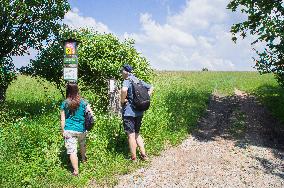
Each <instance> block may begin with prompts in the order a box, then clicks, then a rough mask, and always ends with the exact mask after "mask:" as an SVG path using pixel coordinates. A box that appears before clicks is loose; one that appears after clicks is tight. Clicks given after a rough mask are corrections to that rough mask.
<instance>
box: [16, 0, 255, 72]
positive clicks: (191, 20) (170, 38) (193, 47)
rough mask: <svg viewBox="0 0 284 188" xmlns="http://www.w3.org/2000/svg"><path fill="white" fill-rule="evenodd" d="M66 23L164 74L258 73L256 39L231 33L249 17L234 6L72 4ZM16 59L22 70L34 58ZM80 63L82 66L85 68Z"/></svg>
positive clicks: (170, 0)
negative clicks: (111, 41)
mask: <svg viewBox="0 0 284 188" xmlns="http://www.w3.org/2000/svg"><path fill="white" fill-rule="evenodd" d="M69 2H70V4H71V11H69V12H68V13H67V14H66V15H65V18H64V20H63V22H64V23H66V24H68V25H70V26H71V27H74V28H79V27H92V28H94V29H96V30H97V31H99V32H105V33H113V34H115V35H116V36H118V37H119V38H120V39H121V40H123V39H125V38H132V39H135V41H136V42H135V47H136V49H137V50H138V51H139V52H141V53H142V55H143V56H145V57H146V58H147V59H148V60H149V62H150V64H151V66H152V67H153V68H154V69H158V70H201V69H202V68H205V67H206V68H208V69H209V70H218V71H252V70H254V69H253V68H252V67H253V65H254V64H253V60H252V57H253V56H255V54H254V52H253V50H252V48H251V46H250V43H251V42H252V41H253V40H252V37H248V38H246V39H244V40H238V42H237V43H236V44H235V43H234V42H233V41H232V40H231V38H232V35H231V33H230V27H231V26H232V24H233V23H237V22H240V21H242V20H244V19H245V18H246V17H245V15H242V14H241V13H236V12H235V13H232V12H231V11H230V10H227V9H226V5H227V4H228V3H229V0H143V1H142V0H108V1H105V0H70V1H69ZM35 55H36V51H34V50H31V55H30V56H24V57H15V58H14V61H15V64H16V66H17V67H20V66H22V65H27V63H28V62H29V59H31V58H34V56H35ZM79 63H80V62H79Z"/></svg>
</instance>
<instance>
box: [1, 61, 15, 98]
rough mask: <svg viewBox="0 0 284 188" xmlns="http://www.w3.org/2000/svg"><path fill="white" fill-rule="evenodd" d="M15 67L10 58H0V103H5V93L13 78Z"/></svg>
mask: <svg viewBox="0 0 284 188" xmlns="http://www.w3.org/2000/svg"><path fill="white" fill-rule="evenodd" d="M14 70H15V66H14V64H13V63H12V59H11V58H0V88H1V89H0V103H1V102H4V101H5V92H6V90H7V88H8V86H9V83H11V82H12V81H13V80H14V79H15V78H16V74H15V71H14Z"/></svg>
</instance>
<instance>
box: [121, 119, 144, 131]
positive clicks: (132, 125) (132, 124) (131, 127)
mask: <svg viewBox="0 0 284 188" xmlns="http://www.w3.org/2000/svg"><path fill="white" fill-rule="evenodd" d="M142 118H143V116H138V117H131V116H125V117H123V127H124V131H125V132H126V133H134V132H135V133H139V131H140V127H141V123H142Z"/></svg>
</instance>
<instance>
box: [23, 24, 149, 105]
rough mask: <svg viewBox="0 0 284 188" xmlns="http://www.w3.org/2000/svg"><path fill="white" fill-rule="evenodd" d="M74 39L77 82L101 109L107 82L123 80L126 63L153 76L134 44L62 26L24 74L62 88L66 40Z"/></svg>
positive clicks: (143, 76) (144, 75)
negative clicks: (76, 55) (77, 44)
mask: <svg viewBox="0 0 284 188" xmlns="http://www.w3.org/2000/svg"><path fill="white" fill-rule="evenodd" d="M69 38H73V39H76V40H78V41H80V43H79V47H78V61H79V65H78V82H79V83H80V86H81V88H82V89H83V90H87V89H91V90H92V91H94V92H95V93H96V94H97V96H99V101H100V104H99V105H100V106H103V107H105V106H106V104H107V102H106V101H107V96H108V95H107V92H108V90H107V89H108V80H109V79H110V78H114V79H116V80H118V81H122V78H121V74H120V69H121V67H122V65H123V64H125V63H127V64H130V65H132V66H133V68H134V74H135V75H137V76H138V77H139V78H140V79H143V80H146V81H149V79H150V76H151V74H152V72H153V71H152V69H151V68H150V65H149V62H148V61H147V60H146V58H145V57H143V56H142V55H141V54H140V53H139V52H137V50H136V49H135V48H134V41H133V40H131V39H126V40H124V41H120V40H119V39H118V38H117V37H116V36H114V35H113V34H101V33H98V32H95V31H93V30H91V29H78V30H71V29H69V28H68V27H67V26H64V27H62V30H61V31H60V32H59V35H58V36H57V37H56V39H55V40H54V41H53V43H52V44H51V45H49V46H48V48H46V49H43V50H42V51H41V52H40V54H39V55H38V56H37V57H36V59H35V60H32V61H31V62H30V65H29V66H28V67H25V68H22V72H24V73H28V74H29V75H32V76H40V77H43V78H45V79H46V80H48V81H50V82H52V83H53V84H55V85H56V86H57V88H58V89H61V88H62V87H63V86H64V83H65V82H64V80H63V55H64V52H63V50H64V49H63V41H64V40H65V39H69Z"/></svg>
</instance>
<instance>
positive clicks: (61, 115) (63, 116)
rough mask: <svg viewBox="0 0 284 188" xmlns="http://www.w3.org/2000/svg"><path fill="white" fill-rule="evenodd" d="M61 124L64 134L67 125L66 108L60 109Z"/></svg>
mask: <svg viewBox="0 0 284 188" xmlns="http://www.w3.org/2000/svg"><path fill="white" fill-rule="evenodd" d="M60 125H61V133H62V136H63V133H64V127H65V112H64V110H61V111H60Z"/></svg>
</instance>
